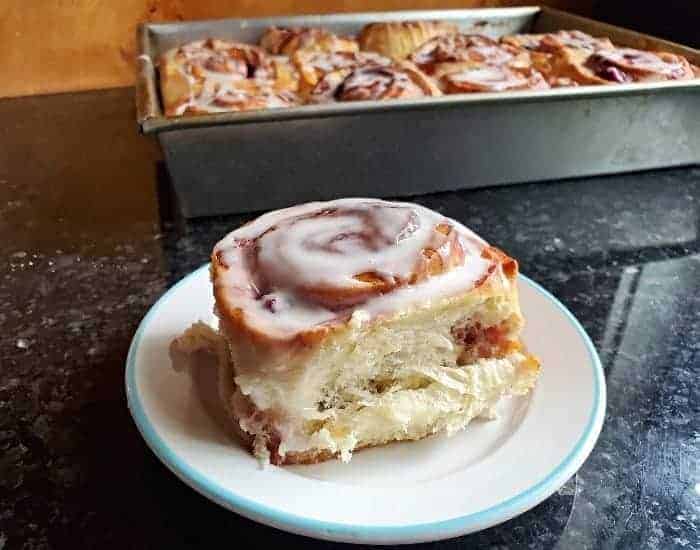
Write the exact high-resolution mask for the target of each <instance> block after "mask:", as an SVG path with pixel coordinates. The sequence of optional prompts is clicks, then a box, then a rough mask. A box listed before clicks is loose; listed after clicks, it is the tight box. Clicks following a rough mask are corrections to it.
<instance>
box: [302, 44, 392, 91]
mask: <svg viewBox="0 0 700 550" xmlns="http://www.w3.org/2000/svg"><path fill="white" fill-rule="evenodd" d="M292 61H293V63H294V66H295V67H296V69H297V71H298V74H299V92H300V94H301V95H302V97H304V98H305V99H308V98H309V96H310V95H311V94H312V92H313V90H314V88H315V86H316V85H317V84H318V82H319V81H320V80H321V79H322V78H324V77H325V76H326V75H328V74H330V73H334V72H336V71H344V70H346V69H354V68H357V67H362V66H365V65H379V66H388V65H391V63H392V62H391V60H390V59H388V58H386V57H383V56H381V55H379V54H376V53H372V52H315V51H301V52H297V53H295V54H294V55H293V56H292Z"/></svg>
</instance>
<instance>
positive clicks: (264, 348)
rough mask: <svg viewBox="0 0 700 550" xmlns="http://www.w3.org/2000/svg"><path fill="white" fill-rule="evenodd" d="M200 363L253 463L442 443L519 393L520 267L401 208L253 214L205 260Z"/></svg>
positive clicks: (182, 349)
mask: <svg viewBox="0 0 700 550" xmlns="http://www.w3.org/2000/svg"><path fill="white" fill-rule="evenodd" d="M211 260H212V267H211V273H212V283H213V289H214V296H215V299H216V311H217V314H218V316H219V319H220V321H219V333H218V338H217V336H216V334H214V333H213V331H210V330H203V327H202V326H201V324H198V325H195V326H194V327H193V328H192V329H191V330H190V331H188V332H187V333H185V334H184V335H183V336H182V337H180V338H178V339H176V340H175V342H173V345H172V348H171V350H172V356H173V358H174V360H177V361H178V365H180V364H181V363H182V356H183V354H186V353H188V352H190V351H192V350H198V349H201V348H202V347H210V348H211V349H212V351H213V352H214V353H215V354H216V355H217V356H218V357H219V363H220V385H221V387H220V389H221V397H222V400H223V403H224V407H225V409H226V410H227V411H228V413H229V414H230V417H231V420H232V423H233V425H234V427H235V429H236V430H237V431H238V433H239V435H240V436H241V437H242V438H243V440H244V441H245V442H246V444H248V445H249V446H250V449H251V451H252V452H253V453H254V454H256V456H258V457H259V458H261V459H263V460H268V459H269V460H270V461H272V462H273V463H275V464H293V463H309V462H318V461H321V460H326V459H329V458H332V457H340V458H341V459H342V460H344V461H347V460H349V459H350V457H351V455H352V452H353V451H354V450H356V449H360V448H363V447H371V446H376V445H383V444H385V443H389V442H392V441H399V440H415V439H420V438H423V437H426V436H428V435H431V434H435V433H441V432H447V433H452V432H454V431H456V430H460V429H462V428H464V427H465V426H466V425H467V424H468V423H469V421H470V420H471V419H473V418H475V417H477V416H482V415H483V416H488V415H490V414H492V412H493V409H494V407H495V405H496V404H497V402H498V401H499V400H500V399H501V397H502V396H508V395H521V394H525V393H527V392H528V391H529V390H530V389H531V388H532V387H533V385H534V384H535V382H536V379H537V376H538V373H539V363H538V361H537V359H535V358H534V357H533V356H532V355H530V354H528V352H527V351H526V350H525V348H524V347H523V345H522V343H521V341H520V331H521V329H522V326H523V318H522V315H521V313H520V308H519V305H518V291H517V274H518V264H517V262H516V261H515V260H513V259H512V258H510V257H508V256H507V255H506V254H504V253H503V252H501V251H500V250H498V249H496V248H494V247H492V246H490V245H488V244H487V243H486V242H485V241H483V240H482V239H481V238H479V237H478V236H477V235H476V234H474V233H473V232H471V231H470V230H469V229H467V228H466V227H464V226H463V225H461V224H459V223H458V222H456V221H454V220H452V219H449V218H445V217H444V216H441V215H440V214H438V213H436V212H433V211H431V210H428V209H426V208H423V207H421V206H418V205H415V204H408V203H395V202H387V201H381V200H374V199H341V200H336V201H331V202H326V203H310V204H305V205H301V206H296V207H292V208H287V209H284V210H279V211H275V212H271V213H269V214H265V215H263V216H261V217H259V218H258V219H256V220H254V221H252V222H251V223H249V224H247V225H244V226H243V227H241V228H239V229H237V230H235V231H234V232H232V233H230V234H229V235H227V236H226V237H225V238H224V239H223V240H222V241H220V242H219V243H218V244H217V245H216V246H215V247H214V251H213V253H212V258H211Z"/></svg>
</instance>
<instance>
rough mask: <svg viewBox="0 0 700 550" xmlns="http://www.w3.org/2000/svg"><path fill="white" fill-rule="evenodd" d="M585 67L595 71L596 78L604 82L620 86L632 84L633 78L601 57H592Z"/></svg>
mask: <svg viewBox="0 0 700 550" xmlns="http://www.w3.org/2000/svg"><path fill="white" fill-rule="evenodd" d="M584 65H585V66H586V67H587V68H588V69H590V70H591V71H593V73H594V74H595V75H596V76H598V77H600V78H602V79H604V80H609V81H610V82H618V83H620V84H623V83H625V82H632V77H630V76H629V75H628V74H627V73H625V72H623V71H622V70H620V69H619V68H618V67H616V66H615V65H614V64H613V63H611V62H610V61H608V60H607V59H604V58H603V57H601V56H599V55H596V54H594V55H591V56H590V57H589V58H588V59H587V60H586V63H585V64H584Z"/></svg>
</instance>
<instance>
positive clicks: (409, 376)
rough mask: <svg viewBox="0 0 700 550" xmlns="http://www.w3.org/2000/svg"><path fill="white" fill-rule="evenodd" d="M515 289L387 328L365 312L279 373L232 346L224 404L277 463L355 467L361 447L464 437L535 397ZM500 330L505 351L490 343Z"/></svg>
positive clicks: (469, 298) (420, 312)
mask: <svg viewBox="0 0 700 550" xmlns="http://www.w3.org/2000/svg"><path fill="white" fill-rule="evenodd" d="M506 283H507V284H506V285H504V286H503V287H501V288H500V292H499V293H493V294H491V292H489V289H483V290H480V291H478V292H471V293H468V294H466V295H464V296H461V297H457V298H453V299H448V300H443V301H442V302H441V303H440V304H439V305H432V304H427V305H426V306H424V307H417V308H414V309H413V310H411V311H407V312H405V313H402V314H399V315H396V316H394V317H393V318H392V319H388V320H384V321H380V322H370V321H368V319H367V316H366V315H364V313H363V312H362V310H357V311H356V312H355V313H354V315H353V318H352V319H351V321H350V323H348V325H347V328H346V329H345V330H342V331H339V332H337V333H336V334H334V335H333V336H332V337H330V338H328V339H327V340H326V341H325V342H324V343H323V344H322V345H321V346H319V347H318V348H317V349H316V350H314V351H313V352H311V353H310V355H306V356H303V357H300V358H296V357H290V358H289V360H288V361H287V362H283V363H277V364H274V365H273V364H269V365H265V364H261V363H258V362H255V361H252V362H251V360H250V359H251V357H250V355H249V351H250V350H246V349H241V348H240V347H239V346H238V345H237V342H236V340H235V339H229V350H230V353H231V359H232V361H231V363H229V365H228V366H225V367H224V369H225V372H224V373H223V374H222V376H223V380H222V387H223V386H224V385H226V386H227V387H228V392H226V391H225V392H224V395H222V397H223V399H224V403H225V406H226V407H227V409H228V410H229V412H230V413H231V414H232V416H233V417H234V419H235V420H236V421H237V422H238V423H239V425H240V428H241V429H242V430H243V431H244V432H246V433H247V434H250V435H251V436H252V439H253V441H254V448H255V449H256V450H257V454H258V455H259V456H261V457H265V456H267V455H268V453H269V454H270V455H271V458H272V460H273V462H276V463H297V462H315V461H317V460H319V459H325V458H328V457H329V456H336V455H339V456H340V457H341V458H342V459H343V460H349V459H350V456H351V453H352V451H353V450H355V449H358V448H362V447H368V446H375V445H381V444H384V443H387V442H390V441H399V440H413V439H420V438H422V437H425V436H428V435H431V434H434V433H438V432H448V433H452V432H454V431H457V430H460V429H462V428H463V427H464V426H466V424H467V423H468V422H469V421H470V420H471V419H473V418H475V417H477V416H480V415H490V414H491V410H492V409H493V407H494V406H495V404H496V403H497V402H498V400H499V399H500V398H501V397H503V396H509V395H521V394H524V393H526V392H527V391H528V390H529V389H530V388H532V386H533V385H534V383H535V381H536V378H537V375H538V373H539V364H538V362H537V361H536V360H535V359H534V358H532V357H531V356H529V355H528V354H527V353H526V352H525V351H524V350H523V349H522V346H521V345H520V343H519V340H518V334H519V331H520V327H521V324H522V321H521V317H520V312H519V309H518V302H517V292H516V289H515V288H514V287H511V285H510V284H508V282H507V281H506ZM491 289H493V287H491ZM477 326H479V327H482V328H481V332H482V334H481V335H479V333H478V332H477V333H474V331H473V330H472V337H471V338H469V341H470V342H469V343H466V342H465V341H464V338H463V336H462V334H463V333H464V330H463V329H464V328H465V327H472V329H473V327H477ZM492 327H493V328H494V330H495V328H496V327H497V329H498V334H497V338H496V340H497V341H496V342H495V344H494V343H492V342H491V341H490V340H489V339H488V338H486V336H485V334H487V331H488V329H489V328H492ZM460 329H462V330H460ZM460 337H462V339H461V340H460ZM472 340H473V341H472ZM491 340H494V338H491ZM485 343H486V344H488V345H487V346H484V344H485ZM480 347H481V348H482V349H481V350H479V348H480ZM483 348H485V349H483ZM465 351H468V352H471V353H466V354H465ZM241 352H242V354H241ZM478 355H485V356H484V357H475V356H478ZM465 356H466V358H467V362H466V363H465V362H464V360H463V358H464V357H465ZM247 366H250V368H246V367H247ZM266 367H268V368H266ZM261 372H262V373H264V374H262V375H261Z"/></svg>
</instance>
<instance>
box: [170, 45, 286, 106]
mask: <svg viewBox="0 0 700 550" xmlns="http://www.w3.org/2000/svg"><path fill="white" fill-rule="evenodd" d="M159 69H160V78H161V91H162V96H163V107H164V111H165V114H166V116H180V115H186V114H200V113H212V112H223V111H231V110H233V111H240V110H249V109H264V108H275V107H284V106H289V105H294V104H298V103H299V100H298V98H297V97H296V95H295V94H294V93H293V92H294V90H295V89H296V88H297V86H298V75H297V73H296V69H294V68H293V66H292V65H290V64H289V63H288V62H287V61H286V60H283V59H270V58H269V57H268V56H267V54H266V53H265V52H264V51H263V50H262V49H261V48H258V47H257V46H251V45H249V44H240V43H236V42H228V41H225V40H217V39H208V40H198V41H195V42H190V43H189V44H185V45H184V46H181V47H179V48H174V49H172V50H169V51H168V52H166V53H165V54H164V55H163V56H162V58H161V60H160V62H159Z"/></svg>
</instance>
